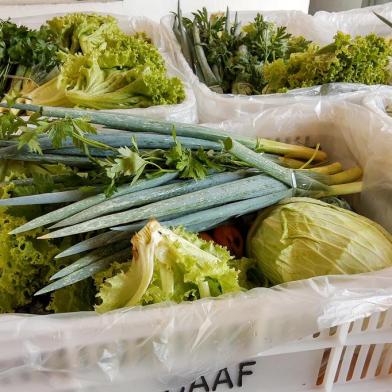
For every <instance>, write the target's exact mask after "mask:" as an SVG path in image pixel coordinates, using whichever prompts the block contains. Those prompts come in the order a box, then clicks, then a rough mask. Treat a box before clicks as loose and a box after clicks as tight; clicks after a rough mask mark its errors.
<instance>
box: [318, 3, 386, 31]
mask: <svg viewBox="0 0 392 392" xmlns="http://www.w3.org/2000/svg"><path fill="white" fill-rule="evenodd" d="M373 12H377V13H378V14H380V15H382V16H384V17H385V18H387V19H388V20H392V3H391V2H388V3H387V4H382V5H376V6H374V7H365V8H357V9H353V10H349V11H342V12H327V11H319V12H316V13H315V15H314V21H315V22H316V23H317V22H320V23H322V24H327V25H329V26H331V27H332V26H333V28H334V30H335V31H343V32H344V33H346V34H351V35H353V36H355V35H366V34H371V33H376V34H378V35H383V36H387V37H390V36H391V35H392V29H391V28H390V27H389V26H387V25H386V24H385V23H384V22H382V21H381V20H380V19H378V18H377V17H376V16H375V15H374V14H373Z"/></svg>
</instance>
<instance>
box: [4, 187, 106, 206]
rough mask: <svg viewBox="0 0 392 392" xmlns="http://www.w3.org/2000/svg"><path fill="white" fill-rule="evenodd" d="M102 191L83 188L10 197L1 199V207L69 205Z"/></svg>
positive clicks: (100, 189)
mask: <svg viewBox="0 0 392 392" xmlns="http://www.w3.org/2000/svg"><path fill="white" fill-rule="evenodd" d="M100 191H102V187H100V188H94V187H81V188H79V189H74V190H69V191H61V192H50V193H39V194H37V195H29V196H19V197H10V198H9V199H1V200H0V206H26V205H32V204H55V203H69V202H71V201H78V200H82V199H84V198H86V197H87V196H91V195H94V194H97V193H99V192H100Z"/></svg>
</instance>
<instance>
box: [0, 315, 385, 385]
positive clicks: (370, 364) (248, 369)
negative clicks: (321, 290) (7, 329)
mask: <svg viewBox="0 0 392 392" xmlns="http://www.w3.org/2000/svg"><path fill="white" fill-rule="evenodd" d="M84 332H85V333H88V330H86V331H84ZM144 339H148V337H145V338H144ZM138 341H139V343H140V341H143V338H138V339H137V340H135V338H134V337H132V338H130V339H129V340H128V341H127V340H125V339H123V340H120V341H119V343H118V344H117V345H116V347H115V348H114V350H115V351H116V355H118V357H119V362H118V368H119V369H120V368H121V369H122V371H124V369H127V368H128V369H129V370H130V372H131V373H134V374H136V373H138V372H139V374H140V378H144V380H145V382H143V383H142V384H138V385H137V386H136V387H135V388H134V387H133V386H132V383H130V382H129V381H128V382H127V381H123V382H121V381H119V380H117V381H115V382H113V383H111V382H110V380H106V382H102V383H101V384H102V385H101V386H100V385H99V383H98V382H97V384H94V385H90V386H88V385H86V384H85V385H83V383H82V382H80V383H79V382H75V380H73V381H72V380H70V379H68V374H69V373H68V370H70V369H75V367H78V366H80V369H81V372H88V371H89V370H88V369H91V371H92V372H93V369H94V368H95V364H96V362H97V357H99V356H100V357H102V354H103V353H105V352H106V355H107V356H108V357H110V353H111V352H113V347H112V348H110V345H109V344H102V343H101V344H90V345H83V344H77V345H75V346H74V347H73V348H72V349H69V348H68V349H65V348H64V347H54V350H51V349H48V350H47V352H42V351H40V352H37V357H39V361H40V363H41V364H43V366H42V368H41V369H40V368H39V367H37V368H36V371H33V372H32V371H31V369H30V370H29V369H28V366H23V365H22V366H21V364H22V363H23V359H22V358H17V357H18V355H16V357H15V358H14V360H12V361H11V360H7V361H2V362H0V369H1V373H3V374H2V377H1V384H0V391H1V392H3V391H4V392H11V391H12V392H19V391H20V392H23V391H29V392H36V391H37V392H38V391H39V392H46V391H54V390H56V391H81V390H82V391H97V392H100V391H107V392H112V391H116V392H130V391H132V392H193V391H194V392H196V391H197V392H201V391H228V390H238V391H240V390H241V391H246V392H264V391H265V392H267V391H268V392H294V391H315V392H316V391H318V392H320V391H325V392H329V391H344V392H346V391H347V392H348V391H355V392H362V391H363V392H390V391H392V309H390V310H388V311H386V312H382V313H374V314H373V315H372V316H370V317H368V318H365V319H361V320H357V321H355V322H352V323H348V324H344V325H341V326H339V327H334V328H330V329H327V330H323V331H321V332H318V333H315V334H314V335H312V336H309V337H307V338H304V339H300V340H298V341H295V342H292V343H290V344H286V345H283V346H280V347H275V348H274V349H272V350H269V351H265V352H263V353H262V354H261V355H260V356H259V357H258V358H256V359H250V360H244V361H242V362H240V363H237V364H235V365H234V366H229V367H227V368H224V369H221V370H219V371H217V372H213V373H210V374H206V375H204V376H201V377H199V378H198V379H197V380H196V381H195V382H193V383H189V384H186V385H180V384H178V381H174V380H173V383H174V384H173V385H174V386H173V387H172V388H168V389H166V390H165V391H162V390H161V389H159V387H158V386H155V385H154V383H153V382H151V383H150V382H149V381H148V379H149V378H148V372H149V366H148V364H147V363H145V359H143V358H140V357H139V358H137V359H136V358H134V357H133V356H132V351H133V350H132V349H133V348H135V347H136V346H137V345H138ZM65 345H66V339H64V346H65ZM119 345H120V346H121V347H122V349H121V347H119ZM49 346H50V344H49ZM31 350H34V344H33V343H32V347H31ZM119 351H122V352H123V355H122V356H121V355H119ZM135 351H137V350H135ZM227 362H228V363H231V362H232V361H231V359H230V358H227ZM101 366H102V365H101ZM7 369H9V370H7ZM49 369H50V371H49ZM56 369H58V371H56ZM131 369H132V370H131ZM152 369H153V368H151V370H152ZM112 370H113V369H112ZM73 371H74V370H73ZM7 372H8V373H9V375H8V377H7V376H6V374H5V373H7ZM86 374H87V373H86ZM107 374H108V375H110V371H107ZM88 377H89V378H90V379H91V378H93V377H94V373H91V372H90V374H88ZM86 378H87V377H86ZM97 379H99V375H97ZM141 385H143V386H141Z"/></svg>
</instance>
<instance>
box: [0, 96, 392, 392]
mask: <svg viewBox="0 0 392 392" xmlns="http://www.w3.org/2000/svg"><path fill="white" fill-rule="evenodd" d="M215 126H216V127H220V128H222V129H225V130H227V131H228V132H231V133H237V134H242V135H251V136H263V137H272V138H274V139H279V140H284V141H290V142H297V143H305V144H310V145H312V144H315V143H316V142H320V143H321V145H322V146H323V148H324V149H325V150H326V151H328V153H329V155H330V157H331V160H334V159H339V161H340V162H342V164H343V165H345V166H347V167H348V166H350V165H353V164H359V165H360V166H362V167H363V169H364V172H365V176H364V186H365V190H364V192H363V193H362V194H361V195H358V196H357V197H355V198H354V199H353V205H354V207H355V208H356V209H357V210H358V211H360V212H361V213H363V214H365V215H367V216H368V217H370V218H372V219H375V220H376V221H378V222H379V223H380V224H382V225H384V226H385V227H386V228H387V229H389V230H392V223H391V222H392V203H391V200H392V172H391V170H390V168H391V167H392V155H391V154H390V151H391V149H392V132H391V131H390V128H389V126H388V124H386V122H385V121H384V120H383V119H382V118H381V117H380V116H379V115H378V114H376V113H375V112H373V111H371V110H369V109H367V108H366V107H363V106H360V105H357V104H352V103H342V102H336V103H331V102H325V101H319V102H317V103H309V102H306V103H295V104H292V105H286V106H285V107H277V108H271V109H269V110H267V111H265V112H263V113H262V114H260V115H255V116H248V117H247V119H246V121H245V120H244V119H243V120H242V121H227V122H225V123H223V124H215ZM390 307H392V268H389V269H385V270H383V271H378V272H375V273H368V274H362V275H352V276H328V277H318V278H313V279H308V280H303V281H297V282H292V283H288V284H285V285H281V286H276V287H274V288H272V289H264V288H259V289H254V290H252V291H249V292H246V293H241V294H236V295H232V296H226V297H221V298H217V299H204V300H200V301H196V302H193V303H182V304H179V305H174V304H161V305H155V306H148V307H144V308H140V307H135V308H133V309H121V310H118V311H114V312H111V313H108V314H104V315H97V314H94V313H92V312H91V313H76V314H63V315H49V316H31V315H3V316H1V317H0V345H1V350H0V364H1V365H0V367H1V371H0V391H3V390H4V391H9V390H15V391H16V390H17V391H19V390H20V391H22V390H29V391H31V392H35V391H39V392H43V391H60V390H63V391H76V390H77V391H107V390H109V388H110V391H126V390H131V391H137V392H154V391H156V392H162V391H167V390H169V391H170V392H173V391H175V392H177V391H180V390H181V386H182V385H189V384H190V383H191V382H192V381H193V380H195V379H196V378H197V377H198V376H200V375H202V374H205V373H209V372H213V371H217V370H219V369H222V368H225V367H226V366H229V365H233V364H238V363H239V362H241V361H243V360H247V359H249V358H256V357H258V356H260V355H262V354H263V353H264V352H265V351H266V350H268V349H271V348H274V347H277V346H280V345H282V344H285V343H287V342H293V341H296V340H297V339H300V338H302V337H306V336H308V335H311V334H312V333H314V332H317V331H319V330H321V329H324V328H329V327H332V326H335V325H340V324H343V323H347V322H350V321H353V320H357V319H361V318H363V317H367V316H369V315H371V314H372V313H374V312H380V311H384V310H386V309H388V308H390ZM300 344H301V343H300V342H298V345H300ZM277 370H278V369H277ZM196 390H197V389H196Z"/></svg>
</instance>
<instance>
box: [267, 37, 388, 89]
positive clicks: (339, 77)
mask: <svg viewBox="0 0 392 392" xmlns="http://www.w3.org/2000/svg"><path fill="white" fill-rule="evenodd" d="M391 54H392V45H391V41H390V40H387V39H385V38H383V37H378V36H377V35H375V34H369V35H367V36H366V37H361V36H358V37H355V38H351V37H350V36H349V35H346V34H343V33H341V32H339V33H337V34H336V36H335V38H334V42H333V43H332V44H330V45H328V46H325V47H323V48H321V49H320V48H319V47H318V46H317V45H315V44H312V45H310V46H309V47H308V49H307V50H306V51H305V52H302V53H292V54H291V55H290V57H289V59H288V60H285V59H282V58H281V59H278V60H276V61H274V62H272V63H270V64H265V66H264V78H265V80H266V82H267V86H266V87H265V88H264V92H266V93H274V92H281V91H286V90H287V89H293V88H299V87H310V86H315V85H322V84H325V83H332V82H348V83H364V84H387V83H388V81H389V78H390V74H389V71H388V69H387V66H388V63H389V56H391Z"/></svg>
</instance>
